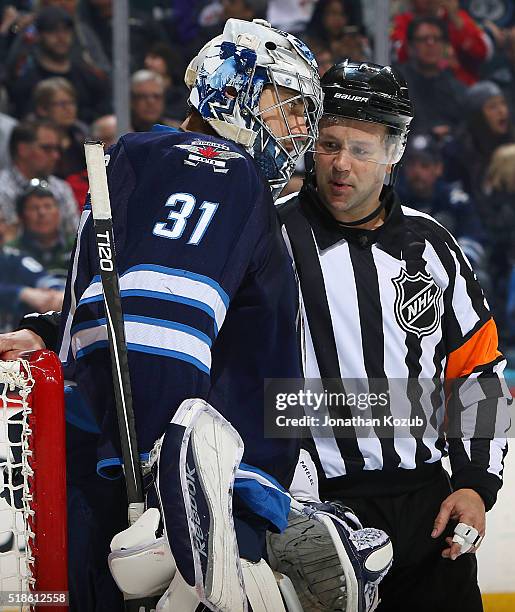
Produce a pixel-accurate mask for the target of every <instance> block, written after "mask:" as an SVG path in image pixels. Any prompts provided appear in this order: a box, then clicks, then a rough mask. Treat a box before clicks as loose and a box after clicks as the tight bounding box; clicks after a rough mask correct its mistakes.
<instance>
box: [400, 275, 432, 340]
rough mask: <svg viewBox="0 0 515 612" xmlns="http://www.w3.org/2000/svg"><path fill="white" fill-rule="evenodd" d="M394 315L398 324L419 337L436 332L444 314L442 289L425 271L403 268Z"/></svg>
mask: <svg viewBox="0 0 515 612" xmlns="http://www.w3.org/2000/svg"><path fill="white" fill-rule="evenodd" d="M392 283H393V285H394V287H395V305H394V311H395V318H396V320H397V323H398V324H399V326H400V327H401V328H402V329H403V330H404V331H405V332H408V333H412V334H416V335H417V337H418V338H422V337H423V336H429V335H430V334H432V333H433V332H435V331H436V329H437V328H438V325H439V324H440V319H441V316H442V302H441V297H442V293H443V292H442V289H441V287H439V286H438V285H437V284H436V283H435V281H434V279H433V277H432V276H431V275H429V274H425V273H424V272H417V273H416V274H415V275H410V274H408V273H407V272H406V270H405V269H404V268H403V269H402V270H401V273H400V274H399V276H397V277H396V278H392Z"/></svg>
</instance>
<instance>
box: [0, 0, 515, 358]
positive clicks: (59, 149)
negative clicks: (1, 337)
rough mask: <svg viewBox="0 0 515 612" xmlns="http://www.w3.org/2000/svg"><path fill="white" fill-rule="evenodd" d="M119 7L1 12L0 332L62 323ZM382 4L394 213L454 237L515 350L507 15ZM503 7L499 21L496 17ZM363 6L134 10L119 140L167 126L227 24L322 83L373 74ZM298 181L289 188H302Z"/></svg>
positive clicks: (25, 4)
mask: <svg viewBox="0 0 515 612" xmlns="http://www.w3.org/2000/svg"><path fill="white" fill-rule="evenodd" d="M114 1H115V0H39V1H38V0H0V246H1V251H0V257H1V258H2V266H1V268H0V330H2V331H3V330H5V329H6V328H8V327H12V325H13V324H15V323H16V318H17V317H18V316H19V315H20V314H21V313H22V312H26V311H29V310H37V311H39V312H44V311H46V310H48V309H50V308H59V300H60V299H61V298H62V288H63V279H64V278H65V277H66V269H67V266H68V263H69V260H70V254H71V250H72V244H73V236H74V234H75V230H76V226H77V223H78V218H79V214H80V210H81V208H82V206H83V204H84V200H85V196H86V193H87V189H88V182H87V174H86V170H85V159H84V152H83V146H82V145H83V142H84V140H85V138H88V137H93V138H95V139H101V140H103V141H104V142H105V143H106V147H107V146H109V145H111V144H113V143H114V142H115V141H116V138H117V125H116V117H115V115H114V114H113V111H114V109H113V98H112V78H113V54H112V38H113V23H112V21H113V4H114ZM488 5H489V3H488V2H485V3H481V2H472V1H471V0H470V1H467V0H461V1H460V0H391V2H390V10H391V20H390V39H391V46H390V53H391V57H390V63H391V64H393V65H394V66H395V69H396V70H398V71H399V72H400V73H402V74H403V76H404V77H405V79H406V80H407V82H408V86H409V91H410V95H411V99H412V101H413V105H414V112H415V119H414V121H413V123H412V130H411V134H410V142H409V145H408V148H407V151H406V154H405V156H404V160H403V162H402V167H401V169H400V173H399V177H398V182H397V186H398V190H399V192H400V194H401V198H402V200H403V202H404V203H405V204H407V205H409V206H413V207H415V208H417V209H419V210H420V211H422V212H427V213H429V214H431V215H433V216H434V217H436V218H437V219H438V220H439V221H440V222H441V223H442V224H443V225H444V226H445V227H447V228H448V229H449V230H451V232H452V233H453V234H454V236H455V237H456V239H457V240H458V242H459V243H460V245H461V246H462V248H463V250H464V252H465V253H466V255H467V257H468V258H469V260H470V262H471V264H472V266H473V268H474V270H475V272H476V274H477V275H478V277H479V278H480V279H481V281H482V285H483V287H484V290H485V293H486V297H487V299H488V301H489V302H490V305H491V306H492V308H493V310H494V314H495V317H496V319H497V321H498V326H499V329H500V333H501V341H502V345H503V348H505V349H509V348H510V347H511V348H514V347H515V125H514V115H515V15H514V11H513V10H512V7H511V5H512V0H499V2H498V3H497V4H496V7H497V9H496V13H495V15H491V14H488V13H487V11H486V9H485V7H488ZM503 7H504V9H503ZM376 8H377V3H376V1H375V0H160V1H159V0H145V1H144V0H139V1H137V0H132V1H131V2H130V20H129V28H130V49H131V55H130V68H131V75H132V76H131V81H130V117H131V130H133V131H146V130H148V129H150V128H151V126H152V125H153V124H155V123H162V124H165V125H170V126H174V127H178V126H179V125H180V123H181V121H182V119H183V118H184V117H185V115H186V113H187V109H188V105H187V95H188V94H187V90H186V87H185V85H184V84H183V74H184V70H185V68H186V66H187V64H188V62H189V60H190V59H191V57H192V56H193V55H194V54H195V53H196V52H197V51H198V49H199V48H200V47H201V46H202V45H203V44H204V43H205V42H206V41H207V40H209V39H210V38H212V37H213V36H215V35H216V34H218V33H220V32H221V31H222V28H223V25H224V23H225V21H226V20H227V19H229V18H231V17H235V18H239V19H246V20H251V19H254V18H266V19H268V20H269V21H270V22H271V23H272V25H275V26H276V27H279V28H282V29H285V30H287V31H290V32H293V33H295V34H297V35H298V36H300V37H301V38H302V39H303V40H305V41H306V42H307V43H308V44H309V45H310V47H311V48H312V49H313V51H314V53H315V55H316V57H317V60H318V64H319V70H320V73H321V74H323V73H324V72H325V71H326V70H327V69H328V68H329V67H330V66H331V65H332V64H333V63H334V62H336V61H340V60H343V59H345V58H349V59H351V60H353V61H373V58H374V48H373V40H374V36H373V34H374V27H375V13H374V11H375V10H376ZM301 178H302V172H301V171H299V175H298V176H297V177H294V178H293V182H292V186H291V187H290V189H293V188H294V187H293V186H296V188H298V186H299V184H301Z"/></svg>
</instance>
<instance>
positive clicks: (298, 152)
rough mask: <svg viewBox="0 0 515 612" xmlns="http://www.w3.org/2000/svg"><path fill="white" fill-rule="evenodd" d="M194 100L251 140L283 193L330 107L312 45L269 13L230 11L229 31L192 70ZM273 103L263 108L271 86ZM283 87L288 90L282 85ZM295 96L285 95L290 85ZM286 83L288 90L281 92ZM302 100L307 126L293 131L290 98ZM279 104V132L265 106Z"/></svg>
mask: <svg viewBox="0 0 515 612" xmlns="http://www.w3.org/2000/svg"><path fill="white" fill-rule="evenodd" d="M184 80H185V83H186V85H187V86H188V88H189V89H190V97H189V103H190V104H191V106H193V107H194V108H195V109H196V110H197V111H198V112H199V113H200V115H201V116H202V118H203V119H204V120H205V121H206V122H207V123H209V125H210V126H211V127H212V128H213V129H214V130H215V131H216V132H217V133H218V134H219V135H220V136H222V137H223V138H227V139H229V140H233V141H234V142H237V143H238V144H241V145H243V146H244V147H245V148H246V149H247V151H248V152H249V153H250V154H251V155H252V156H253V158H254V160H255V161H256V163H257V164H258V166H259V167H260V168H261V170H262V171H263V172H264V174H265V176H266V178H267V179H268V182H269V184H270V188H271V190H272V194H273V196H274V198H275V197H277V196H278V195H279V193H280V192H281V190H282V189H283V187H284V186H285V185H286V183H287V182H288V180H289V178H290V176H291V175H292V173H293V171H294V169H295V165H296V163H297V160H298V159H299V157H301V156H302V155H303V154H304V153H305V151H307V150H309V149H311V148H313V144H314V141H315V140H316V137H317V133H318V131H317V130H318V127H317V126H318V121H319V119H320V116H321V113H322V90H321V88H320V79H319V76H318V72H317V65H316V62H315V59H314V56H313V54H312V52H311V51H310V50H309V48H308V47H307V46H306V45H305V44H304V43H303V42H302V41H300V40H298V39H297V38H295V37H294V36H292V35H291V34H287V33H285V32H281V31H279V30H276V29H274V28H272V27H271V26H270V24H268V23H267V22H266V21H262V20H258V19H255V20H254V21H252V22H249V21H242V20H239V19H229V20H228V21H227V22H226V24H225V27H224V31H223V34H221V35H220V36H217V37H216V38H214V39H213V40H211V41H210V42H209V43H207V44H206V45H205V46H204V47H203V48H202V49H201V50H200V52H199V54H198V55H197V57H195V58H194V59H193V60H192V61H191V63H190V65H189V66H188V68H187V69H186V74H185V77H184ZM267 85H269V86H270V87H271V88H272V91H273V92H275V96H274V98H275V103H274V104H273V106H271V107H269V108H266V109H262V108H260V97H261V93H262V92H263V89H264V87H265V86H267ZM279 88H281V90H279ZM282 88H286V91H287V93H288V94H289V93H290V92H291V96H290V95H287V96H285V95H284V91H285V90H284V89H282ZM280 91H281V94H280ZM299 102H302V104H303V109H304V110H303V112H304V121H305V124H306V129H307V134H305V133H303V134H301V133H298V132H295V131H292V129H291V127H290V126H289V125H288V121H287V117H286V113H285V110H284V109H285V107H286V105H289V104H292V103H295V104H296V105H297V104H299ZM275 108H277V109H278V110H279V113H280V115H279V116H281V117H282V120H283V121H284V124H285V128H286V129H285V134H283V135H281V136H278V135H275V134H274V133H273V132H272V131H271V130H270V128H269V127H268V126H267V125H266V123H265V121H264V120H263V117H262V116H263V113H264V112H269V111H271V110H273V109H275Z"/></svg>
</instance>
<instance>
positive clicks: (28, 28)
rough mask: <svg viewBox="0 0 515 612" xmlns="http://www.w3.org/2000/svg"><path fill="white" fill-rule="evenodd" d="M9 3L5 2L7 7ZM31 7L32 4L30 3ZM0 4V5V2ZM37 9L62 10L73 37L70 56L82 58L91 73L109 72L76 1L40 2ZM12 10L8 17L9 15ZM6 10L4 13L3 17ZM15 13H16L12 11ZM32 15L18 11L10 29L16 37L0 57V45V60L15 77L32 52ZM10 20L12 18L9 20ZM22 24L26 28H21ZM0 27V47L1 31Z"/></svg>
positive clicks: (94, 34)
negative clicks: (51, 7) (70, 24)
mask: <svg viewBox="0 0 515 612" xmlns="http://www.w3.org/2000/svg"><path fill="white" fill-rule="evenodd" d="M10 3H11V2H7V4H10ZM29 4H32V6H34V4H36V3H34V2H31V3H29ZM0 5H1V2H0ZM38 6H39V8H46V7H49V6H57V7H60V8H62V9H64V10H65V11H66V12H67V13H68V14H69V15H70V17H71V18H72V19H73V23H74V34H75V35H74V37H73V44H72V49H71V55H72V56H73V57H74V58H75V59H82V60H84V61H85V62H86V63H87V64H89V65H90V66H91V68H92V69H93V70H96V71H99V72H100V73H102V74H104V75H106V74H109V73H110V72H111V63H110V61H109V59H108V58H107V56H106V54H105V53H104V50H103V47H102V43H101V42H100V40H99V38H98V36H97V34H96V32H95V31H94V30H93V28H92V27H91V26H90V25H89V24H88V23H87V22H86V21H85V20H84V19H83V18H82V16H81V15H80V12H79V0H40V2H39V3H38ZM12 8H13V7H10V9H11V14H12ZM7 12H8V11H7V10H6V11H4V14H5V13H7ZM14 13H16V11H14ZM34 17H35V15H34V13H25V14H24V13H21V14H20V12H19V11H18V17H16V18H15V21H14V23H13V24H12V26H11V31H12V32H13V33H14V34H15V37H14V40H13V41H12V44H11V45H10V47H9V52H8V53H7V52H5V53H4V55H3V56H2V55H1V51H2V48H1V46H0V57H4V58H6V59H5V64H6V66H7V70H8V72H9V73H10V74H12V75H15V74H16V71H17V67H19V66H21V65H23V63H24V62H25V59H26V57H27V55H28V54H29V53H30V51H31V50H32V47H33V45H34V44H35V42H36V36H35V35H36V28H35V25H34V24H33V21H34ZM11 19H13V17H11ZM24 22H26V23H25V25H24ZM1 28H2V26H0V45H1V38H2V37H1V31H2V29H1Z"/></svg>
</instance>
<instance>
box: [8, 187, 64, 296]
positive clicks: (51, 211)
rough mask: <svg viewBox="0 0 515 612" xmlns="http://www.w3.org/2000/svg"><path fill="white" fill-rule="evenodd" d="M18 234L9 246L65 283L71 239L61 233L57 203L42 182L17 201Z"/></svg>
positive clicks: (29, 189) (30, 188)
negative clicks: (25, 254)
mask: <svg viewBox="0 0 515 612" xmlns="http://www.w3.org/2000/svg"><path fill="white" fill-rule="evenodd" d="M16 212H17V213H18V218H19V219H20V230H21V232H20V235H19V236H18V238H16V239H15V240H13V241H12V242H10V243H9V246H12V247H14V248H17V249H19V250H20V251H22V252H24V253H27V254H28V255H30V256H31V257H33V258H34V259H35V260H36V261H39V263H40V264H41V265H42V266H43V267H44V268H45V269H46V271H47V272H48V273H49V274H51V275H52V276H54V277H56V278H60V279H62V281H63V285H64V283H65V282H66V276H67V274H68V266H69V263H70V257H71V253H72V249H73V237H72V236H71V235H69V234H68V235H67V234H65V233H64V232H63V231H62V223H61V211H60V209H59V204H58V203H57V200H56V199H55V197H54V194H53V193H52V192H51V191H50V189H49V188H48V186H44V185H42V184H41V183H39V184H38V185H34V186H32V185H31V186H29V188H28V189H27V190H26V191H24V192H23V193H22V194H21V195H20V196H19V197H18V199H17V201H16Z"/></svg>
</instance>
